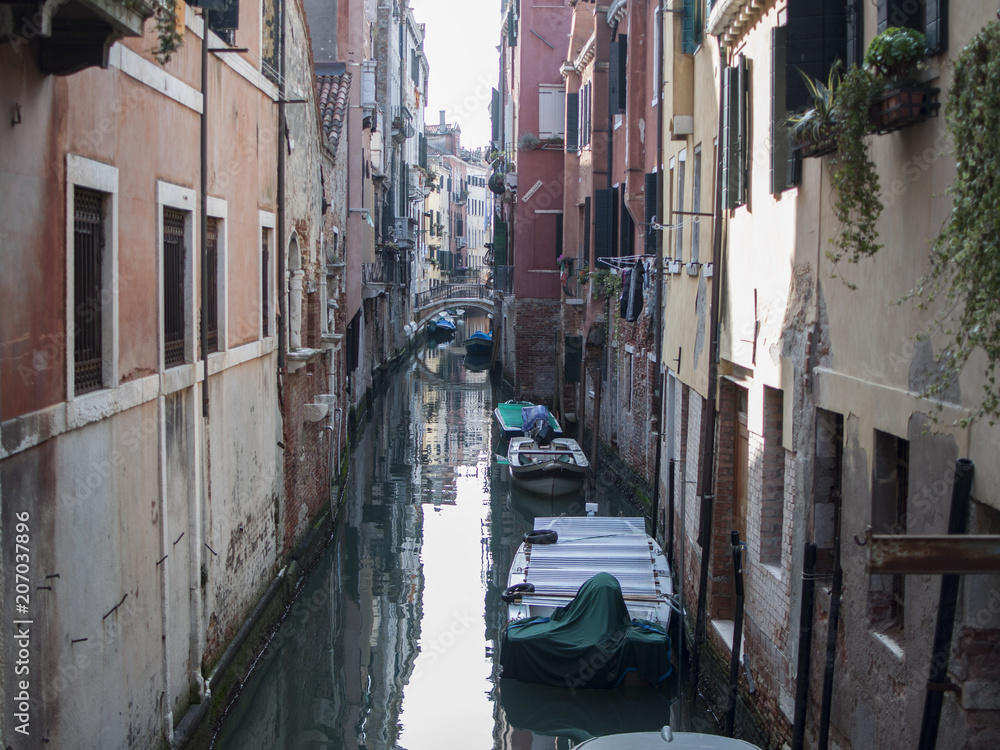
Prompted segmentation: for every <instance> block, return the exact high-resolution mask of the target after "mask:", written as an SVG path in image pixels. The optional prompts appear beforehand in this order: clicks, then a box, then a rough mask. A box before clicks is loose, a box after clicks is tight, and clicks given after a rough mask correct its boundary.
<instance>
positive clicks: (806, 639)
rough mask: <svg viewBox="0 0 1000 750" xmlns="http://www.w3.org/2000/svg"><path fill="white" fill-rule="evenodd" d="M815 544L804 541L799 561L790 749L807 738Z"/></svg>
mask: <svg viewBox="0 0 1000 750" xmlns="http://www.w3.org/2000/svg"><path fill="white" fill-rule="evenodd" d="M815 573H816V545H815V544H814V543H813V542H806V551H805V559H804V560H803V562H802V609H801V611H800V612H799V656H798V666H797V668H796V670H795V720H794V722H793V723H792V750H802V748H803V747H805V737H806V708H807V707H808V703H809V664H810V661H811V657H812V624H813V604H814V603H815V593H816V576H815Z"/></svg>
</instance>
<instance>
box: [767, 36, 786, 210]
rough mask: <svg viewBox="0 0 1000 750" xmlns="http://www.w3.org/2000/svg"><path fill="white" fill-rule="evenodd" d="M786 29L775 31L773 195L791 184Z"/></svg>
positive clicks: (773, 42)
mask: <svg viewBox="0 0 1000 750" xmlns="http://www.w3.org/2000/svg"><path fill="white" fill-rule="evenodd" d="M786 72H787V71H786V68H785V27H784V26H775V27H774V28H772V29H771V194H772V195H777V194H778V193H780V192H781V191H782V190H784V189H785V188H787V187H789V185H788V145H789V144H788V130H787V128H785V119H786V118H787V117H788V110H787V108H786V107H785V75H786Z"/></svg>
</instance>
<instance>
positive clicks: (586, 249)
mask: <svg viewBox="0 0 1000 750" xmlns="http://www.w3.org/2000/svg"><path fill="white" fill-rule="evenodd" d="M590 224H591V221H590V196H589V195H588V196H587V197H586V198H584V199H583V257H584V258H586V259H587V262H590V229H591V226H590Z"/></svg>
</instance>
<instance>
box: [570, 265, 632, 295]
mask: <svg viewBox="0 0 1000 750" xmlns="http://www.w3.org/2000/svg"><path fill="white" fill-rule="evenodd" d="M577 281H578V282H579V283H581V284H587V283H590V284H592V286H591V289H592V290H593V292H594V296H595V297H616V296H618V295H619V294H621V291H622V277H621V276H618V275H617V274H614V273H612V272H611V270H610V269H607V268H601V269H600V270H597V271H590V272H587V271H586V270H584V271H581V272H580V275H579V276H577Z"/></svg>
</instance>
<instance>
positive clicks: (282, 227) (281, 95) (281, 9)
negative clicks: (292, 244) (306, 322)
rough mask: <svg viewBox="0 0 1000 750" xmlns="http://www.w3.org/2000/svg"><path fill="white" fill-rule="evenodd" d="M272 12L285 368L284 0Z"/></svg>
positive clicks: (280, 340)
mask: <svg viewBox="0 0 1000 750" xmlns="http://www.w3.org/2000/svg"><path fill="white" fill-rule="evenodd" d="M275 12H276V13H277V15H278V18H277V19H275V23H276V25H277V29H278V138H277V143H278V186H277V187H278V189H277V202H278V206H277V209H278V210H277V214H278V216H277V224H278V241H277V242H275V243H274V244H275V245H276V246H277V247H276V249H277V252H278V273H277V276H278V278H277V279H276V280H275V281H276V283H275V286H277V288H278V370H279V371H281V372H284V370H285V350H286V349H287V348H288V347H287V342H288V338H287V336H288V333H287V330H286V326H287V318H288V316H287V315H286V311H287V308H288V302H287V299H286V297H285V287H286V285H287V284H288V280H287V279H286V278H285V275H286V273H287V270H286V259H285V253H286V252H287V243H286V242H285V141H286V135H285V127H286V123H285V0H277V3H276V5H275Z"/></svg>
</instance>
